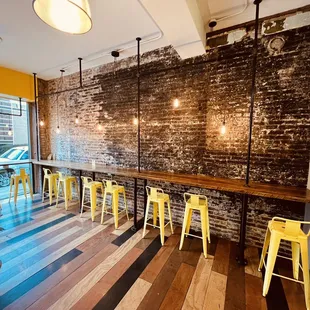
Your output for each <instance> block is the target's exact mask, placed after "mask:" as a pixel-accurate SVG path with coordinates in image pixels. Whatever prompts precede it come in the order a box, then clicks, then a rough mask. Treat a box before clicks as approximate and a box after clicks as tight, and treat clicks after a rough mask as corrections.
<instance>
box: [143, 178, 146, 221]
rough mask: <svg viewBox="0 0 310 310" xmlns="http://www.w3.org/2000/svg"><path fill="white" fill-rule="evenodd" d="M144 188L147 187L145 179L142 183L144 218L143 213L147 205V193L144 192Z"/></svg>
mask: <svg viewBox="0 0 310 310" xmlns="http://www.w3.org/2000/svg"><path fill="white" fill-rule="evenodd" d="M146 186H147V179H144V181H143V192H144V212H143V214H144V217H145V216H146V215H145V212H146V204H147V192H146Z"/></svg>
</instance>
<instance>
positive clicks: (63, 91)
mask: <svg viewBox="0 0 310 310" xmlns="http://www.w3.org/2000/svg"><path fill="white" fill-rule="evenodd" d="M78 60H79V72H80V86H78V87H74V88H69V89H64V90H60V91H56V92H53V93H49V94H42V95H38V96H35V97H36V99H38V98H43V97H49V96H54V95H59V94H62V93H66V92H70V91H74V90H78V89H81V88H83V75H82V74H83V73H82V60H83V58H78ZM60 71H61V72H65V70H63V69H61V70H60Z"/></svg>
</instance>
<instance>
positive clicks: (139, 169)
mask: <svg viewBox="0 0 310 310" xmlns="http://www.w3.org/2000/svg"><path fill="white" fill-rule="evenodd" d="M136 40H137V56H138V66H137V69H138V72H137V83H138V100H137V103H138V172H140V171H141V163H140V161H141V158H140V145H141V141H140V41H141V38H139V37H138V38H136Z"/></svg>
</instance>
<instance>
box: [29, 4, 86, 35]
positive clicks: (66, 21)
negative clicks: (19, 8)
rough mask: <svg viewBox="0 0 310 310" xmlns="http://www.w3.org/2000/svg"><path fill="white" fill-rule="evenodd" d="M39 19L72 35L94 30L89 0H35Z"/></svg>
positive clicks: (34, 6) (33, 5) (35, 9)
mask: <svg viewBox="0 0 310 310" xmlns="http://www.w3.org/2000/svg"><path fill="white" fill-rule="evenodd" d="M32 7H33V9H34V11H35V13H36V14H37V15H38V17H39V18H40V19H41V20H43V21H44V22H45V23H46V24H48V25H49V26H51V27H53V28H55V29H57V30H60V31H63V32H67V33H71V34H83V33H86V32H88V31H89V30H90V29H91V28H92V19H91V13H90V7H89V3H88V0H33V2H32Z"/></svg>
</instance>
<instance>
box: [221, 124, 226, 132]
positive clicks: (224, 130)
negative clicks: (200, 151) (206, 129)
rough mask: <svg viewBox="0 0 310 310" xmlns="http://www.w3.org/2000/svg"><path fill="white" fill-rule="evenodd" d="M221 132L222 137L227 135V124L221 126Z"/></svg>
mask: <svg viewBox="0 0 310 310" xmlns="http://www.w3.org/2000/svg"><path fill="white" fill-rule="evenodd" d="M220 132H221V135H225V133H226V126H225V122H224V123H223V125H222V126H221V130H220Z"/></svg>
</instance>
